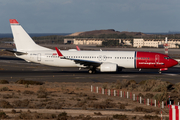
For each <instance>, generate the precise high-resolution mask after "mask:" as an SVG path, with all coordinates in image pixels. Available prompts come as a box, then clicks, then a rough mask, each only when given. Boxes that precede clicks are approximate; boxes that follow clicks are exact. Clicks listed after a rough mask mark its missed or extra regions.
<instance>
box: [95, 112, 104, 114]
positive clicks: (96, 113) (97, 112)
mask: <svg viewBox="0 0 180 120" xmlns="http://www.w3.org/2000/svg"><path fill="white" fill-rule="evenodd" d="M94 114H95V115H102V113H100V112H97V113H96V112H94Z"/></svg>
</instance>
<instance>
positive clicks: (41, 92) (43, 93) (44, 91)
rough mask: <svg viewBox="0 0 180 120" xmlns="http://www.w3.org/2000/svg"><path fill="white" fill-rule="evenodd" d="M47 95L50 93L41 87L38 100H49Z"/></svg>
mask: <svg viewBox="0 0 180 120" xmlns="http://www.w3.org/2000/svg"><path fill="white" fill-rule="evenodd" d="M47 95H48V93H47V90H46V88H45V87H40V88H39V90H38V91H37V96H38V98H47Z"/></svg>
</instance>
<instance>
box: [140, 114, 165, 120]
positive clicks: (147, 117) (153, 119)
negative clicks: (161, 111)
mask: <svg viewBox="0 0 180 120" xmlns="http://www.w3.org/2000/svg"><path fill="white" fill-rule="evenodd" d="M143 118H144V119H148V120H161V118H160V117H158V116H152V115H145V116H144V117H143Z"/></svg>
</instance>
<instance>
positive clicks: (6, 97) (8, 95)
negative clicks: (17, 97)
mask: <svg viewBox="0 0 180 120" xmlns="http://www.w3.org/2000/svg"><path fill="white" fill-rule="evenodd" d="M12 97H13V96H12V95H10V94H5V95H3V98H4V99H8V98H12Z"/></svg>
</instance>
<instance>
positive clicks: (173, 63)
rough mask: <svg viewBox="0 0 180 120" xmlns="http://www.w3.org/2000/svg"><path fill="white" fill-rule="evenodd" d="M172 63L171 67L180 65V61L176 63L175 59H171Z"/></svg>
mask: <svg viewBox="0 0 180 120" xmlns="http://www.w3.org/2000/svg"><path fill="white" fill-rule="evenodd" d="M170 62H171V63H170V64H171V67H173V66H175V65H177V64H178V61H176V60H174V59H171V61H170Z"/></svg>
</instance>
